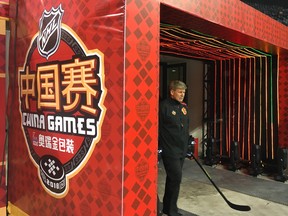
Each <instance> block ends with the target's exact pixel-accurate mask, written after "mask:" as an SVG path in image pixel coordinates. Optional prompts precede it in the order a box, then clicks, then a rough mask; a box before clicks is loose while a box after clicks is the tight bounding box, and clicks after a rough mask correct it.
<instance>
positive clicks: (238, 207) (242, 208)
mask: <svg viewBox="0 0 288 216" xmlns="http://www.w3.org/2000/svg"><path fill="white" fill-rule="evenodd" d="M191 156H192V157H193V158H194V160H195V161H196V163H197V164H198V165H199V167H200V168H201V169H202V171H203V172H204V173H205V175H206V176H207V178H208V179H209V180H210V182H211V183H212V184H213V186H214V187H215V188H216V190H217V191H218V192H219V193H220V195H221V196H222V198H223V199H224V200H225V202H226V203H227V204H228V205H229V206H230V207H231V208H232V209H235V210H238V211H250V210H251V208H250V206H247V205H237V204H234V203H231V202H230V201H229V200H228V199H227V198H226V197H225V196H224V194H223V193H222V192H221V190H220V189H219V188H218V187H217V185H216V184H215V183H214V181H213V180H212V179H211V177H210V176H209V174H208V173H207V171H206V170H205V169H204V167H203V166H202V165H201V164H200V163H199V161H198V160H197V159H196V158H195V156H194V154H193V153H192V152H191Z"/></svg>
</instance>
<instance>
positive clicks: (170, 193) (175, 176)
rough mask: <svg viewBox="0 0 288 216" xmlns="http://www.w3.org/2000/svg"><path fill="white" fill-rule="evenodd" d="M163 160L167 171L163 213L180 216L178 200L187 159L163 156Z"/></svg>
mask: <svg viewBox="0 0 288 216" xmlns="http://www.w3.org/2000/svg"><path fill="white" fill-rule="evenodd" d="M162 160H163V164H164V168H165V171H166V183H165V193H164V197H163V213H165V214H168V215H169V216H178V207H177V200H178V196H179V190H180V184H181V180H182V168H183V164H184V160H185V158H171V157H166V156H163V155H162Z"/></svg>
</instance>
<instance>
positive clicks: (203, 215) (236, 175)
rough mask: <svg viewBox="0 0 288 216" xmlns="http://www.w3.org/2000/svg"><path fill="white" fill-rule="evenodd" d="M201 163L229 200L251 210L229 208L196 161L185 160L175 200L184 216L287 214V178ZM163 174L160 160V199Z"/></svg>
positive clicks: (163, 179) (263, 215)
mask: <svg viewBox="0 0 288 216" xmlns="http://www.w3.org/2000/svg"><path fill="white" fill-rule="evenodd" d="M198 161H199V162H200V163H201V164H202V161H201V160H199V159H198ZM202 166H203V167H204V169H205V170H206V171H207V172H208V174H209V176H210V178H211V179H212V181H213V182H214V183H215V184H216V185H217V187H218V188H219V189H220V190H221V192H222V193H223V194H224V196H225V197H226V198H227V199H228V200H229V201H230V202H231V203H234V204H237V205H248V206H250V207H251V210H250V211H247V212H241V211H237V210H234V209H232V208H230V207H229V205H228V204H227V203H226V202H225V201H224V199H223V198H222V197H221V195H220V194H219V193H218V192H217V190H216V188H215V187H214V186H213V185H212V184H211V182H210V181H209V179H208V178H207V177H206V175H205V174H204V172H203V171H202V170H201V169H200V167H199V166H198V165H197V163H196V162H195V161H194V160H189V159H186V161H185V163H184V168H183V179H182V184H181V190H180V195H179V199H178V208H179V212H180V213H182V214H183V215H184V216H193V215H199V216H226V215H229V216H237V215H245V216H246V215H247V216H248V215H253V216H265V215H269V216H271V215H277V216H282V215H283V216H284V215H287V214H288V183H287V181H285V182H279V181H275V180H274V178H271V176H268V175H266V176H265V175H263V174H262V175H257V176H251V175H247V174H245V172H243V170H242V169H239V170H236V171H235V172H234V171H230V170H227V169H226V168H224V166H222V165H216V166H213V167H212V166H206V165H202ZM285 171H286V170H285ZM165 176H166V174H165V170H164V167H163V163H162V162H160V163H159V165H158V196H159V199H160V202H162V198H163V192H164V185H165ZM161 206H162V203H160V209H161ZM163 215H165V214H163Z"/></svg>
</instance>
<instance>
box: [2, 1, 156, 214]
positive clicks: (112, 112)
mask: <svg viewBox="0 0 288 216" xmlns="http://www.w3.org/2000/svg"><path fill="white" fill-rule="evenodd" d="M124 6H125V5H124V3H123V1H119V0H109V1H97V3H96V4H95V1H45V2H43V1H38V2H35V1H32V0H28V1H11V3H10V17H12V22H11V37H12V38H11V46H12V49H11V53H10V59H11V61H10V63H11V64H10V74H9V75H10V77H11V79H10V86H9V104H8V105H9V107H10V108H11V109H12V112H11V114H9V175H8V177H9V190H8V201H9V211H11V212H12V213H14V214H18V213H19V212H20V213H21V214H28V215H105V216H106V215H127V216H128V215H141V216H142V215H156V203H157V184H156V179H157V172H156V170H157V166H156V164H157V159H156V158H157V154H156V153H157V112H158V110H157V102H158V49H159V46H158V39H159V37H158V36H159V29H158V28H159V20H158V19H159V1H135V2H134V1H129V2H127V3H126V7H124ZM150 13H151V14H153V16H154V15H155V17H154V18H153V16H152V18H151V17H150V15H151V14H150ZM148 15H149V16H148ZM125 16H127V19H125ZM154 19H155V21H154ZM125 20H126V22H127V23H125ZM135 21H136V22H135ZM152 24H153V25H152ZM154 24H155V25H154ZM135 25H137V26H135ZM128 26H129V27H128ZM126 38H127V41H126ZM124 47H125V48H124ZM126 53H127V54H126ZM79 74H81V75H79ZM132 212H133V213H132ZM20 213H19V214H20Z"/></svg>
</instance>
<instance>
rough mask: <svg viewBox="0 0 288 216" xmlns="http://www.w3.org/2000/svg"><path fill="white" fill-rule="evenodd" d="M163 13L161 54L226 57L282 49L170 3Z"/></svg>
mask: <svg viewBox="0 0 288 216" xmlns="http://www.w3.org/2000/svg"><path fill="white" fill-rule="evenodd" d="M160 14H161V16H160V21H161V25H160V52H161V54H168V55H176V56H182V57H187V58H194V59H204V60H205V59H206V60H223V59H231V58H251V57H260V56H267V55H275V54H276V53H278V52H279V47H275V46H273V45H271V44H268V43H267V42H265V41H261V40H259V39H256V38H253V37H251V36H249V35H245V34H243V33H241V32H237V31H234V30H232V29H229V28H226V27H224V26H220V25H218V24H216V23H212V22H209V21H208V20H203V19H202V18H199V17H196V16H193V15H191V14H187V13H185V12H183V11H180V10H177V9H175V8H172V7H169V6H167V5H161V10H160ZM243 44H244V45H243Z"/></svg>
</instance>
